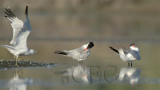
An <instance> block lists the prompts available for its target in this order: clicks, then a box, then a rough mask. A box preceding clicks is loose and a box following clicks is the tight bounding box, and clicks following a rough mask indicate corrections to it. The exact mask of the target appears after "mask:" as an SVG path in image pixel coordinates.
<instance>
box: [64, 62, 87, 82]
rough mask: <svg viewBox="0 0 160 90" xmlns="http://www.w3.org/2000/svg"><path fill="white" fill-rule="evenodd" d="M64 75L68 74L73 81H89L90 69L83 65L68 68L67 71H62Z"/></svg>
mask: <svg viewBox="0 0 160 90" xmlns="http://www.w3.org/2000/svg"><path fill="white" fill-rule="evenodd" d="M64 75H65V76H70V77H71V78H72V79H73V81H74V82H78V83H89V80H90V70H89V68H88V67H86V66H83V65H78V66H73V67H72V68H68V69H67V72H66V73H64Z"/></svg>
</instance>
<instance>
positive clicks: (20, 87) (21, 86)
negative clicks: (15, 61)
mask: <svg viewBox="0 0 160 90" xmlns="http://www.w3.org/2000/svg"><path fill="white" fill-rule="evenodd" d="M32 82H33V80H32V79H21V78H19V76H18V73H17V69H16V71H15V75H14V77H13V78H12V79H10V80H9V83H8V87H9V88H10V90H27V85H28V84H30V83H32Z"/></svg>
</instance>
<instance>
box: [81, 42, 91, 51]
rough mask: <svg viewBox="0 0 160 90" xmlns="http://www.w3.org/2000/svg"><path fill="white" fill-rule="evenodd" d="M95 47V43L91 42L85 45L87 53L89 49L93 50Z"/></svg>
mask: <svg viewBox="0 0 160 90" xmlns="http://www.w3.org/2000/svg"><path fill="white" fill-rule="evenodd" d="M93 46H94V44H93V42H89V43H88V44H85V45H83V48H84V51H86V50H87V49H91V48H92V47H93Z"/></svg>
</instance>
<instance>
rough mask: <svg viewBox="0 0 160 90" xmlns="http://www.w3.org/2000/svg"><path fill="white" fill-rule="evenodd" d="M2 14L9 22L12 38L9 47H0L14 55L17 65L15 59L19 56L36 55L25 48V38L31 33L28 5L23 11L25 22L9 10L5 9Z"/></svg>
mask: <svg viewBox="0 0 160 90" xmlns="http://www.w3.org/2000/svg"><path fill="white" fill-rule="evenodd" d="M4 12H5V14H6V15H5V17H6V18H8V20H9V21H11V26H12V28H13V37H12V40H11V42H10V44H11V45H1V46H2V47H4V48H6V49H8V50H9V51H10V53H12V54H13V55H14V57H15V58H16V65H17V59H18V57H19V55H31V54H34V53H36V51H34V50H33V49H29V48H28V47H27V38H28V36H29V34H30V32H31V25H30V21H29V18H28V4H27V5H26V10H25V15H26V21H25V22H23V21H22V20H20V19H18V18H17V17H16V15H15V14H14V13H13V12H12V11H11V10H10V9H9V8H6V9H5V11H4Z"/></svg>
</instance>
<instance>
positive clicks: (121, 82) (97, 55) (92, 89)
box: [0, 41, 160, 90]
mask: <svg viewBox="0 0 160 90" xmlns="http://www.w3.org/2000/svg"><path fill="white" fill-rule="evenodd" d="M7 42H8V41H6V42H4V41H1V43H2V44H6V43H7ZM84 43H87V42H85V41H84V42H75V41H72V42H61V41H54V42H50V41H46V42H45V41H43V42H42V41H30V43H29V47H32V48H33V49H35V50H37V51H38V52H39V53H37V54H35V55H31V56H21V57H20V58H23V60H22V61H19V67H15V66H14V63H15V61H14V59H13V56H12V55H11V54H10V53H9V52H8V51H7V50H6V49H4V48H0V50H1V52H0V55H1V56H0V58H1V59H3V60H1V65H0V66H1V67H0V68H1V69H0V73H1V74H0V90H44V89H46V90H53V89H69V90H75V89H76V90H77V89H78V90H81V89H89V90H103V89H112V90H113V89H119V90H128V89H133V90H134V89H146V90H150V89H153V88H154V89H158V88H159V84H160V72H159V51H160V50H159V44H154V43H152V44H151V43H140V42H137V43H136V44H137V46H138V47H139V48H140V54H141V57H142V59H141V60H140V61H135V62H133V67H127V63H125V62H122V61H121V60H120V59H119V57H118V56H117V55H116V54H115V53H114V52H112V51H111V50H110V49H109V48H108V46H109V45H112V46H113V47H115V48H120V47H127V46H128V45H129V43H114V44H111V43H105V42H103V43H98V42H95V47H94V48H93V49H92V50H91V52H92V53H91V55H90V57H89V58H88V59H87V60H85V61H84V62H83V63H82V64H79V63H78V62H77V61H76V60H73V59H72V58H68V57H64V56H61V55H55V54H54V53H53V52H54V51H55V50H63V49H73V48H76V47H79V46H81V45H83V44H84ZM36 45H38V46H36ZM41 47H43V48H41Z"/></svg>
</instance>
